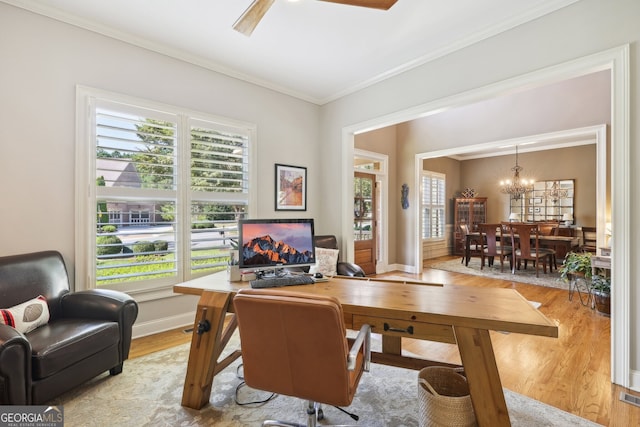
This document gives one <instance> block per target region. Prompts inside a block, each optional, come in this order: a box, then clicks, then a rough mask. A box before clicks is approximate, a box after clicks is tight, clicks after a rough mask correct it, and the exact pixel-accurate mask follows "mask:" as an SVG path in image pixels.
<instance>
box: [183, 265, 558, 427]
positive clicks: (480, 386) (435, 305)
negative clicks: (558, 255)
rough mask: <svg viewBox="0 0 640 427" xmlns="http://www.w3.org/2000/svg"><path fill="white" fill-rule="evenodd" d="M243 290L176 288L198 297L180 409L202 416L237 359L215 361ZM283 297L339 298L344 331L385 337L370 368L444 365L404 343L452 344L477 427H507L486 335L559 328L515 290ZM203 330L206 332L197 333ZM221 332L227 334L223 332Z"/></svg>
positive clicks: (379, 284)
mask: <svg viewBox="0 0 640 427" xmlns="http://www.w3.org/2000/svg"><path fill="white" fill-rule="evenodd" d="M248 286H249V285H248V283H247V282H229V281H228V280H227V274H226V272H221V273H216V274H212V275H210V276H204V277H201V278H198V279H195V280H191V281H189V282H185V283H182V284H179V285H176V286H174V291H175V292H177V293H183V294H191V295H199V296H200V301H199V303H198V310H197V312H196V318H195V322H194V333H193V337H192V340H191V350H190V353H189V362H188V365H187V374H186V377H185V384H184V390H183V394H182V405H183V406H187V407H190V408H194V409H199V408H201V407H202V406H204V405H205V404H206V403H207V402H208V401H209V396H210V394H211V386H212V382H213V377H214V376H215V375H216V374H217V373H218V372H220V371H221V370H222V369H224V368H226V367H227V366H228V365H229V364H230V363H231V362H232V361H233V360H235V359H237V358H238V357H239V356H240V352H239V350H237V351H235V352H233V353H231V354H230V355H229V356H227V357H226V358H225V359H224V360H221V361H218V357H219V356H220V354H221V352H222V350H223V349H224V347H225V346H226V345H227V343H228V341H229V339H230V338H231V335H232V334H233V332H234V330H235V328H236V326H237V323H236V320H235V316H232V317H231V320H230V321H229V322H228V324H227V326H226V328H223V324H224V319H225V316H226V314H227V313H233V296H234V295H235V294H236V292H237V291H238V290H240V289H242V288H245V287H248ZM287 289H288V290H291V291H296V292H306V293H312V294H318V295H330V296H333V297H336V298H337V299H338V300H339V301H340V302H341V304H342V308H343V311H344V317H345V319H344V321H345V325H346V327H347V328H349V329H354V330H357V329H359V328H360V326H361V325H363V324H365V323H367V324H370V325H371V326H372V331H373V332H374V333H380V334H382V352H375V353H373V354H372V361H373V362H374V363H384V364H389V365H393V366H400V367H406V368H410V369H421V368H423V367H425V366H434V365H446V366H451V365H448V364H444V363H440V362H435V361H429V360H424V359H420V358H414V357H407V356H402V354H401V352H402V341H401V339H402V337H407V338H415V339H424V340H429V341H439V342H445V343H452V344H457V345H458V349H459V350H460V357H461V359H462V364H463V366H464V369H465V373H466V375H467V379H468V383H469V390H470V393H471V399H472V402H473V407H474V409H475V412H476V417H477V419H478V425H480V426H491V427H493V426H509V425H510V421H509V414H508V412H507V405H506V403H505V400H504V394H503V391H502V384H501V382H500V376H499V374H498V368H497V366H496V360H495V356H494V353H493V346H492V344H491V338H490V335H489V331H490V330H495V331H507V332H513V333H521V334H530V335H541V336H547V337H556V338H557V337H558V327H557V326H556V325H555V324H554V323H553V322H552V321H551V320H549V319H548V318H547V317H546V316H544V315H543V314H542V313H541V312H539V311H538V310H536V309H535V308H533V307H532V306H531V304H529V303H528V302H527V300H526V299H525V298H524V297H522V295H520V294H519V293H518V292H517V291H515V290H513V289H504V288H476V287H470V286H456V285H445V286H430V285H426V284H416V283H415V282H414V283H404V282H402V281H399V282H397V283H390V282H389V281H375V280H370V281H368V280H353V279H349V278H346V277H345V278H342V277H340V278H338V277H333V278H332V279H330V280H329V281H327V282H321V283H316V284H313V285H301V286H289V287H287ZM207 322H208V324H209V325H210V328H209V329H208V331H205V329H207V328H206V327H204V328H202V327H201V328H200V329H201V330H202V331H203V332H202V333H200V334H199V333H198V327H199V325H205V324H206V323H207ZM223 329H224V330H223Z"/></svg>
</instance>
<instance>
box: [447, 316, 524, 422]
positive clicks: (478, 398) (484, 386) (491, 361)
mask: <svg viewBox="0 0 640 427" xmlns="http://www.w3.org/2000/svg"><path fill="white" fill-rule="evenodd" d="M454 333H455V335H456V340H457V341H458V349H459V351H460V358H461V359H462V366H464V372H465V374H466V376H467V380H468V383H469V391H470V393H471V402H472V403H473V409H474V411H475V413H476V420H477V421H478V426H480V427H485V426H487V427H494V426H510V425H511V421H510V420H509V412H508V410H507V403H506V402H505V400H504V391H503V390H502V383H501V382H500V375H499V373H498V366H497V365H496V358H495V355H494V353H493V346H492V345H491V337H490V336H489V331H488V330H486V329H475V328H464V327H454Z"/></svg>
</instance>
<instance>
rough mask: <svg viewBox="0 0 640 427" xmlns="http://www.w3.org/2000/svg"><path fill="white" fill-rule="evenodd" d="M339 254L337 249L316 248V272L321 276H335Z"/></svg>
mask: <svg viewBox="0 0 640 427" xmlns="http://www.w3.org/2000/svg"><path fill="white" fill-rule="evenodd" d="M339 253H340V251H339V250H338V249H327V248H316V271H317V272H319V273H322V275H323V276H335V275H336V274H337V273H338V272H337V271H336V266H337V265H338V254H339Z"/></svg>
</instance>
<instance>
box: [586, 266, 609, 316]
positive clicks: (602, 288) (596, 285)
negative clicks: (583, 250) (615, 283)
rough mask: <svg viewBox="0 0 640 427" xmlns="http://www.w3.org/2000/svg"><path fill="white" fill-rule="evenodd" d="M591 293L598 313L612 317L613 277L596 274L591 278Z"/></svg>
mask: <svg viewBox="0 0 640 427" xmlns="http://www.w3.org/2000/svg"><path fill="white" fill-rule="evenodd" d="M598 273H599V272H598ZM591 292H592V293H593V298H594V303H595V306H596V310H597V311H598V313H601V314H604V315H606V316H609V315H611V277H609V276H607V275H605V274H594V275H593V277H592V278H591Z"/></svg>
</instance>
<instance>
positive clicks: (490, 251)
mask: <svg viewBox="0 0 640 427" xmlns="http://www.w3.org/2000/svg"><path fill="white" fill-rule="evenodd" d="M478 231H479V232H480V241H481V242H482V253H481V255H480V257H481V261H480V270H482V269H484V265H485V259H487V261H488V264H489V266H492V265H493V262H494V259H495V257H498V258H499V259H500V272H503V271H504V259H505V257H509V267H511V268H513V257H512V256H511V254H512V247H511V246H510V245H508V244H506V242H505V241H504V239H502V225H501V224H479V225H478Z"/></svg>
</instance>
